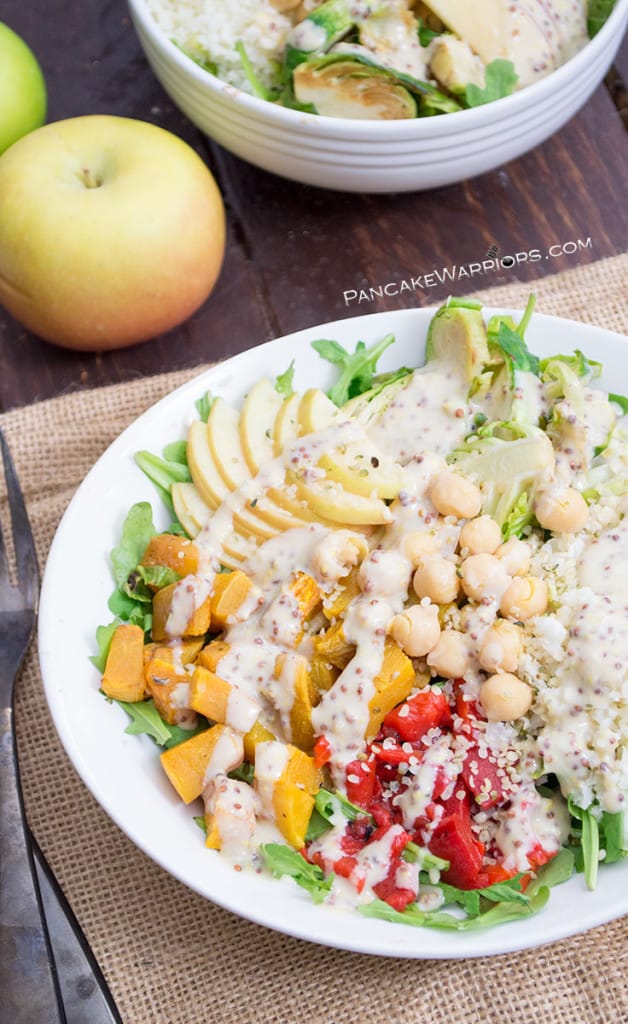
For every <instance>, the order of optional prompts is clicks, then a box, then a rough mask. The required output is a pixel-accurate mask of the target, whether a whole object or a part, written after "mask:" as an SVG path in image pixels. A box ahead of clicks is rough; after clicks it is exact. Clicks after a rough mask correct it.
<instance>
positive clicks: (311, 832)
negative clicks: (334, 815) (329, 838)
mask: <svg viewBox="0 0 628 1024" xmlns="http://www.w3.org/2000/svg"><path fill="white" fill-rule="evenodd" d="M331 827H332V825H331V821H328V819H327V818H324V817H323V815H322V814H320V813H319V811H317V810H316V808H315V807H314V808H313V809H312V813H311V815H310V820H309V822H308V825H307V831H306V833H305V841H306V843H311V842H312V841H313V840H314V839H318V838H319V837H320V836H322V835H325V832H329V830H330V828H331Z"/></svg>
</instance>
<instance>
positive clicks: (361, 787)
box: [345, 761, 376, 810]
mask: <svg viewBox="0 0 628 1024" xmlns="http://www.w3.org/2000/svg"><path fill="white" fill-rule="evenodd" d="M375 779H376V777H375V762H374V761H350V762H349V764H348V765H347V770H346V783H345V785H346V789H347V798H348V799H349V800H350V801H351V803H352V804H357V806H358V807H363V808H364V809H365V810H366V809H367V808H368V806H369V804H370V803H371V802H372V800H373V796H374V795H375ZM356 780H357V781H356Z"/></svg>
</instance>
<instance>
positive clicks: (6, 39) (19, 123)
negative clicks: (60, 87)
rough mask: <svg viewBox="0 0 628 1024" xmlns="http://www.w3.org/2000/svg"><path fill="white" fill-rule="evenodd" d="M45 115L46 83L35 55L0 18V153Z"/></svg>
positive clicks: (41, 121)
mask: <svg viewBox="0 0 628 1024" xmlns="http://www.w3.org/2000/svg"><path fill="white" fill-rule="evenodd" d="M45 117H46V85H45V82H44V76H43V75H42V73H41V68H40V66H39V64H38V63H37V60H36V58H35V55H34V54H33V52H32V50H29V48H28V46H27V45H26V43H25V42H24V40H23V39H20V37H19V36H18V35H16V33H15V32H14V31H13V30H12V29H10V28H9V26H8V25H5V24H4V23H3V22H1V21H0V153H4V151H5V149H8V148H9V146H12V145H13V143H14V142H16V141H17V139H21V137H22V135H26V134H27V133H28V132H32V131H33V129H34V128H39V126H40V125H42V124H43V123H44V119H45Z"/></svg>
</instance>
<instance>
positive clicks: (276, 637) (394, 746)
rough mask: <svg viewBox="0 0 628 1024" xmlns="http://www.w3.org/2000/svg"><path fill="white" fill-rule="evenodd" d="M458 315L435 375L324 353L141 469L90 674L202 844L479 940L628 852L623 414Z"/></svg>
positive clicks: (335, 898)
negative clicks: (144, 742) (321, 374)
mask: <svg viewBox="0 0 628 1024" xmlns="http://www.w3.org/2000/svg"><path fill="white" fill-rule="evenodd" d="M533 304H534V303H533V300H531V301H530V303H529V305H528V308H527V310H526V312H525V314H524V316H523V317H522V318H521V319H520V320H519V322H518V323H516V322H515V320H514V319H513V318H512V317H510V316H506V315H502V314H499V315H493V316H491V317H490V318H489V319H488V322H485V318H484V316H483V314H482V309H481V307H480V305H479V304H477V303H473V302H471V301H468V300H464V299H450V300H449V301H448V302H447V303H446V304H445V305H444V306H443V307H442V308H441V309H439V310H438V311H437V312H436V313H435V315H434V316H433V318H432V320H431V323H430V326H429V330H428V335H427V344H426V363H425V365H424V366H421V367H420V368H418V369H412V368H408V367H405V366H402V367H399V368H398V369H396V370H393V371H389V372H386V373H378V372H377V362H378V360H379V358H380V357H381V355H382V353H383V352H384V351H386V350H387V349H388V348H389V346H391V345H392V344H393V342H394V337H393V336H392V335H388V336H385V337H383V338H382V339H381V340H380V341H378V342H376V343H375V344H374V345H372V346H370V347H367V346H366V345H365V344H364V343H362V342H359V343H358V344H357V346H356V348H355V351H354V352H349V351H347V350H346V349H345V348H343V347H342V346H341V345H340V344H339V343H338V342H337V341H335V340H332V339H319V340H317V341H315V342H313V347H314V348H315V349H316V351H317V352H318V353H319V355H320V356H321V357H322V358H323V359H325V360H327V361H329V362H330V363H332V364H333V365H334V366H335V367H336V368H337V371H338V374H337V379H336V381H335V383H334V384H333V385H332V386H331V388H330V389H329V390H328V391H327V393H325V392H324V391H322V390H321V389H318V388H310V389H308V390H306V391H304V392H303V393H299V392H296V391H294V390H293V374H294V365H293V364H291V365H290V366H289V367H288V368H287V369H286V370H285V372H283V373H281V374H279V376H278V377H277V378H276V379H274V380H273V379H270V378H263V379H261V380H259V381H258V382H257V383H255V384H254V386H253V387H251V388H250V390H249V391H248V393H247V394H246V397H245V398H244V401H243V403H242V405H241V407H240V408H237V407H236V406H235V405H233V404H231V403H230V402H227V401H225V400H224V399H223V398H222V397H221V396H220V395H218V394H209V393H208V394H206V395H205V396H204V397H203V398H202V399H201V400H199V402H198V403H197V411H198V418H195V419H194V420H193V422H192V424H191V426H190V428H189V431H188V434H187V438H186V440H184V441H173V442H172V443H171V444H169V445H168V446H167V447H166V448H165V450H164V452H163V454H162V455H159V456H158V455H155V454H152V453H149V452H147V451H142V452H138V453H137V456H136V459H137V462H138V464H139V466H140V467H141V468H142V469H143V470H144V472H145V473H146V474H147V475H148V476H149V477H150V479H151V480H152V481H153V483H154V484H155V485H156V486H157V489H158V491H159V494H160V496H161V498H162V499H163V501H164V502H165V504H166V506H167V508H168V510H169V515H170V518H171V524H170V526H169V528H168V529H167V530H165V531H162V532H158V531H157V530H156V529H155V526H154V525H153V512H152V509H151V506H150V505H149V503H148V502H138V503H137V504H135V505H134V506H133V507H132V508H131V509H130V511H129V513H128V516H127V518H126V520H125V523H124V527H123V530H122V537H121V539H120V542H119V543H118V544H117V545H116V547H115V549H114V551H113V552H112V559H111V562H112V567H113V573H114V577H115V582H116V587H115V590H114V592H113V594H112V597H111V599H110V602H109V608H110V610H111V611H112V613H113V614H114V616H115V618H114V619H113V621H112V622H111V623H109V624H108V625H106V626H102V627H100V628H99V629H98V634H97V635H98V642H99V653H98V655H96V656H95V657H94V662H95V663H96V664H97V666H98V668H99V669H100V671H101V673H102V676H101V680H100V686H101V689H102V692H103V693H104V695H105V696H106V698H107V700H108V701H110V702H112V701H115V702H118V703H120V704H121V705H122V706H123V707H124V709H125V710H126V711H127V713H128V714H129V715H130V716H131V719H132V721H131V724H130V725H129V728H128V731H130V732H133V733H147V734H148V735H150V736H151V737H152V738H153V739H154V740H155V742H156V743H157V744H158V746H159V747H160V748H161V752H160V753H159V755H157V753H156V754H155V757H157V756H159V760H160V763H161V769H162V770H163V778H164V780H167V785H169V786H171V787H172V791H173V792H176V794H178V796H179V797H180V799H181V800H182V801H183V802H184V804H186V805H189V807H190V814H191V815H192V814H193V815H194V816H195V818H196V820H197V823H198V825H199V831H198V843H199V844H202V843H203V842H204V843H205V845H206V846H207V847H208V848H209V849H208V851H207V857H208V858H215V857H220V858H221V859H222V860H223V862H227V863H230V864H231V865H233V866H234V867H235V868H236V870H237V871H239V872H241V873H246V872H250V871H253V872H258V873H267V874H268V873H270V874H272V875H274V876H276V877H279V876H284V875H285V876H289V877H290V878H291V879H292V880H293V881H294V883H296V885H298V886H300V887H302V888H303V889H305V890H307V892H308V893H309V894H310V895H311V897H312V899H313V900H314V901H315V902H319V903H323V904H326V905H329V906H339V907H342V908H353V909H354V910H355V911H356V912H357V913H359V914H362V915H365V916H367V917H378V918H384V919H386V920H389V921H393V922H399V923H406V924H410V925H415V926H425V927H432V928H436V929H439V930H449V931H468V930H475V929H477V928H486V927H489V926H491V925H494V924H499V923H503V922H507V921H512V920H516V919H519V918H525V917H528V916H530V915H531V914H533V913H535V912H536V911H539V910H540V909H541V908H542V907H543V906H544V905H545V903H546V902H547V900H548V898H549V894H550V888H551V887H552V886H553V885H555V884H558V883H560V882H564V881H565V880H567V879H568V878H570V877H571V875H572V873H573V872H574V871H580V872H583V874H584V878H585V879H586V884H587V886H588V887H589V888H590V889H593V888H595V885H596V880H597V874H598V870H599V867H600V864H601V865H602V870H603V869H604V866H605V865H608V864H613V863H616V862H618V861H620V860H621V859H623V858H624V857H625V856H626V854H627V853H628V835H627V830H626V816H625V803H626V795H627V793H628V759H627V749H628V714H627V710H626V702H627V687H628V679H627V678H626V664H628V657H627V655H628V620H627V617H626V608H625V592H624V585H623V580H622V569H621V567H622V565H625V564H626V546H627V544H628V516H626V512H627V511H628V505H627V500H628V499H627V497H626V494H627V492H628V445H627V440H628V432H627V429H628V428H627V425H626V419H625V415H626V413H627V412H628V400H627V399H626V398H624V397H623V396H621V395H617V394H609V393H607V392H606V391H604V390H602V389H601V388H599V387H597V386H596V377H597V376H598V374H599V370H600V366H599V363H597V362H596V361H594V360H593V359H591V358H589V357H588V356H587V355H585V354H584V353H582V352H581V351H579V350H576V351H575V353H570V354H567V355H565V354H556V355H554V356H551V357H549V358H545V359H539V358H538V357H537V356H535V355H534V354H533V353H532V352H531V351H530V350H529V348H528V346H527V345H526V342H525V334H526V328H527V326H528V323H529V320H530V317H531V315H532V309H533Z"/></svg>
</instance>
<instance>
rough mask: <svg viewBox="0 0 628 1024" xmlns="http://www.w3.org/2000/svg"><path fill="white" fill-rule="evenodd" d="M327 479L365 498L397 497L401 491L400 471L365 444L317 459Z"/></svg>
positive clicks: (358, 443)
mask: <svg viewBox="0 0 628 1024" xmlns="http://www.w3.org/2000/svg"><path fill="white" fill-rule="evenodd" d="M318 464H319V466H320V467H321V469H324V470H325V472H326V474H327V477H328V479H329V480H335V481H336V482H337V483H339V484H342V486H343V487H344V488H345V490H347V491H351V492H352V494H361V495H363V496H364V497H365V498H370V497H372V496H373V495H375V496H376V497H378V498H396V497H397V495H398V494H399V491H400V490H402V489H403V470H402V468H401V466H399V465H398V464H397V463H396V462H394V461H393V460H392V459H389V458H386V457H385V456H384V455H382V454H381V452H380V451H379V450H378V449H377V448H376V447H375V445H372V444H370V443H369V442H368V440H367V441H365V442H361V441H359V442H356V443H355V444H349V445H344V446H343V447H342V448H336V449H332V450H331V451H329V452H325V453H324V454H323V455H321V457H320V459H319V460H318Z"/></svg>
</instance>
